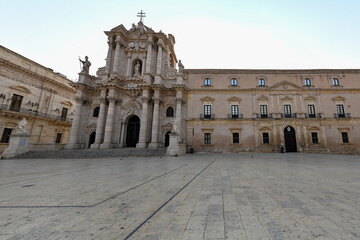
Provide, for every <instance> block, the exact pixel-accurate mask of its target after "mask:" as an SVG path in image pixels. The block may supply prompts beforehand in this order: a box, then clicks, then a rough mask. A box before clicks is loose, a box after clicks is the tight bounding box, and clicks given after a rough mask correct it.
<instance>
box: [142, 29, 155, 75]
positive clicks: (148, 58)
mask: <svg viewBox="0 0 360 240" xmlns="http://www.w3.org/2000/svg"><path fill="white" fill-rule="evenodd" d="M152 41H153V39H152V37H151V36H150V37H149V39H148V49H147V55H146V73H150V72H151V58H152ZM143 65H144V64H143Z"/></svg>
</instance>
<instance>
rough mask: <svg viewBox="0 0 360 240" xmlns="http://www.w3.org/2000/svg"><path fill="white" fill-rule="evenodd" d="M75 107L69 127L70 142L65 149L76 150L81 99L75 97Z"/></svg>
mask: <svg viewBox="0 0 360 240" xmlns="http://www.w3.org/2000/svg"><path fill="white" fill-rule="evenodd" d="M75 101H76V107H75V115H74V119H73V122H72V126H71V133H70V140H69V143H68V144H67V145H66V148H67V149H73V148H78V144H77V141H78V134H79V126H80V120H81V108H82V106H83V99H82V98H81V97H75Z"/></svg>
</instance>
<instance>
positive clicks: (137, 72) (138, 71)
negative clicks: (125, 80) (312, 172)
mask: <svg viewBox="0 0 360 240" xmlns="http://www.w3.org/2000/svg"><path fill="white" fill-rule="evenodd" d="M134 76H140V63H139V62H137V63H136V64H135V66H134Z"/></svg>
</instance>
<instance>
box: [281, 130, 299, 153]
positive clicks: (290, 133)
mask: <svg viewBox="0 0 360 240" xmlns="http://www.w3.org/2000/svg"><path fill="white" fill-rule="evenodd" d="M284 137H285V150H286V152H297V148H296V134H295V129H294V128H293V127H290V126H287V127H286V128H285V129H284Z"/></svg>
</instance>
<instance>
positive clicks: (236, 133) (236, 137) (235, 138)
mask: <svg viewBox="0 0 360 240" xmlns="http://www.w3.org/2000/svg"><path fill="white" fill-rule="evenodd" d="M239 142H240V141H239V133H238V132H234V133H233V143H234V144H239Z"/></svg>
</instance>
